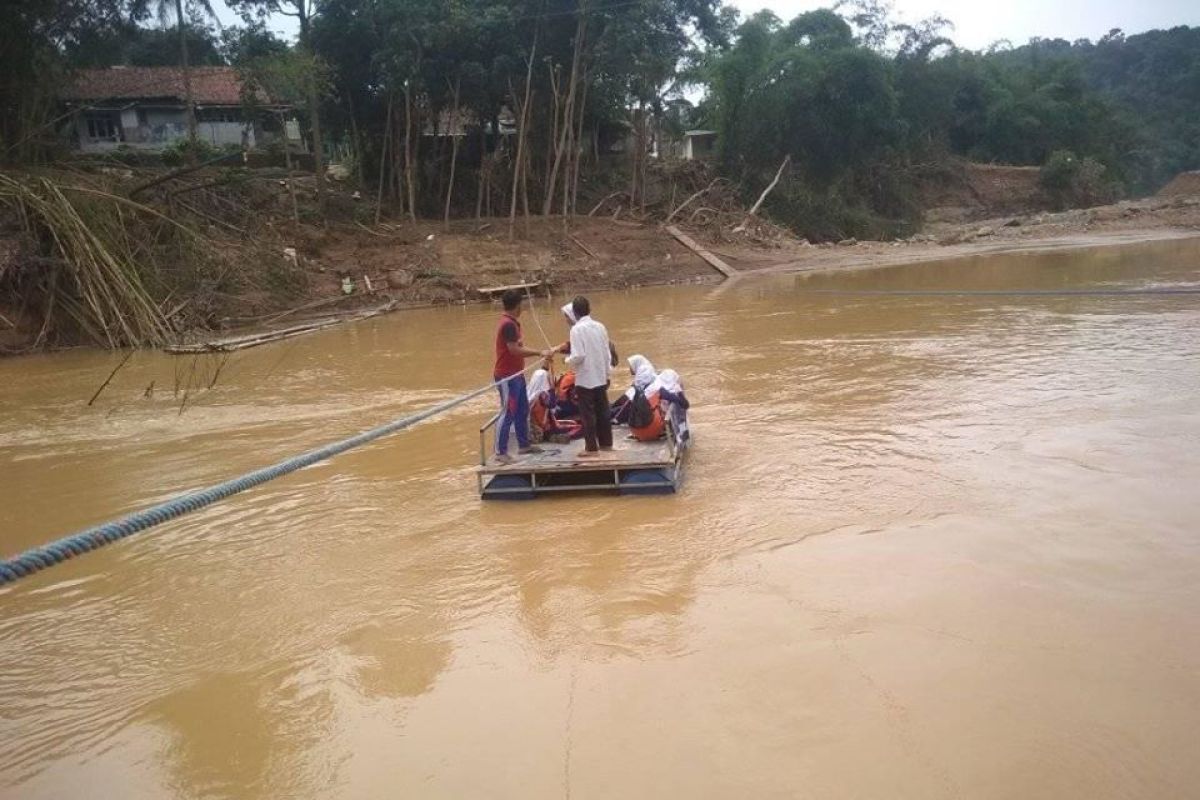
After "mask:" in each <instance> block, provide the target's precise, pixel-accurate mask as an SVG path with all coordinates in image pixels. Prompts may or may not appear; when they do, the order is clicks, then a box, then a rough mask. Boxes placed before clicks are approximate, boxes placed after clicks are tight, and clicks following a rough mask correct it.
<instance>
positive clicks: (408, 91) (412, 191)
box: [404, 80, 417, 222]
mask: <svg viewBox="0 0 1200 800" xmlns="http://www.w3.org/2000/svg"><path fill="white" fill-rule="evenodd" d="M412 117H413V102H412V81H411V80H406V81H405V82H404V182H405V184H407V185H406V186H405V188H406V189H407V190H408V218H409V219H410V220H412V221H413V222H416V221H417V184H416V181H415V180H414V174H415V173H414V169H413V167H414V164H413V159H414V155H413V141H412V127H413V125H412V122H413V120H412Z"/></svg>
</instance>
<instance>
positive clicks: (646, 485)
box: [477, 426, 682, 500]
mask: <svg viewBox="0 0 1200 800" xmlns="http://www.w3.org/2000/svg"><path fill="white" fill-rule="evenodd" d="M488 427H490V426H485V427H484V429H483V430H481V431H480V434H481V440H482V437H483V435H484V434H485V432H486V431H487V429H488ZM625 433H626V430H625V429H622V428H617V429H616V430H615V431H614V434H616V436H617V440H616V441H615V442H614V443H613V449H612V450H610V451H603V450H602V451H600V453H599V454H598V455H596V456H595V457H591V458H586V457H581V456H580V453H582V452H583V442H582V441H581V440H577V441H574V442H569V443H567V444H551V443H548V442H547V443H543V444H541V445H539V447H541V448H542V452H541V453H531V454H530V455H526V456H516V461H514V462H513V463H512V464H502V463H500V462H498V461H496V459H495V456H484V457H483V459H482V460H483V463H482V465H481V466H480V467H479V468H478V470H477V473H478V478H479V493H480V496H482V497H483V498H484V499H489V500H505V499H511V500H528V499H531V498H533V497H536V496H538V495H544V494H552V493H563V492H596V491H610V492H613V491H615V492H617V493H619V494H672V493H674V492H675V490H676V489H677V488H678V486H679V481H680V478H681V475H682V458H681V455H682V454H681V453H678V452H676V451H675V449H674V448H673V447H672V446H671V445H670V443H669V442H668V441H667V440H666V439H661V440H659V441H656V442H636V441H632V440H630V439H623V438H620V437H622V436H624V435H625ZM481 447H484V445H483V443H482V441H481ZM484 452H486V451H484ZM514 455H515V454H514Z"/></svg>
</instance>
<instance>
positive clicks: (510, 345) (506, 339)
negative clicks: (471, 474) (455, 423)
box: [492, 289, 554, 463]
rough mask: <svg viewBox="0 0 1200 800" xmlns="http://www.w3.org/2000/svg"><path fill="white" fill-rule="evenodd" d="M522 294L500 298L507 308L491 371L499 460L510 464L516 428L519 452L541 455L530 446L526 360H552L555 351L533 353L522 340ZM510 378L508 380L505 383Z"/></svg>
mask: <svg viewBox="0 0 1200 800" xmlns="http://www.w3.org/2000/svg"><path fill="white" fill-rule="evenodd" d="M521 299H522V298H521V293H520V292H518V291H517V290H516V289H509V290H508V291H506V292H505V293H504V294H503V295H501V296H500V302H501V303H503V304H504V313H503V314H501V315H500V321H499V322H498V323H497V325H496V366H495V368H494V369H493V370H492V378H493V379H494V380H496V381H503V382H502V383H498V384H497V386H496V388H497V389H498V390H499V391H500V420H499V422H498V423H497V424H496V460H497V461H500V462H503V463H511V462H512V460H513V458H512V456H510V455H509V454H508V432H509V431H510V430H511V429H512V428H513V427H515V428H516V431H517V452H518V453H519V454H521V455H525V454H526V453H537V452H540V450H539V448H537V447H532V446H530V444H529V398H528V396H527V395H526V388H525V375H524V374H523V373H524V371H525V359H527V358H551V357H552V356H553V355H554V351H553V350H544V351H538V350H530V349H529V348H528V347H526V346H525V342H524V341H523V340H522V339H521V322H520V317H521ZM512 376H516V377H512ZM505 378H509V380H504V379H505Z"/></svg>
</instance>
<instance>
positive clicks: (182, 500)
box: [0, 362, 538, 586]
mask: <svg viewBox="0 0 1200 800" xmlns="http://www.w3.org/2000/svg"><path fill="white" fill-rule="evenodd" d="M537 365H538V364H537V362H535V363H534V364H532V365H530V366H529V367H526V369H525V371H524V372H521V373H518V375H524V374H525V372H528V371H529V370H531V369H534V368H535V367H537ZM518 375H510V376H509V377H507V378H504V379H503V380H499V381H495V382H494V383H489V384H487V385H486V386H481V387H479V388H478V389H475V390H473V391H470V392H467V393H466V394H463V395H459V396H458V397H455V398H453V399H450V400H447V401H445V402H443V403H439V404H437V405H436V406H432V407H431V408H427V409H425V410H424V411H419V412H417V413H416V414H410V415H409V416H406V417H400V418H399V419H396V420H392V421H391V422H388V423H386V424H384V425H380V426H379V427H377V428H371V429H370V430H367V431H363V432H362V433H359V434H357V435H355V436H351V437H349V438H348V439H342V440H341V441H338V442H333V443H331V444H327V445H325V446H324V447H318V448H317V449H315V450H309V451H308V452H307V453H301V454H300V455H298V456H293V457H292V458H289V459H286V460H284V461H280V462H279V463H277V464H272V465H271V466H269V467H263V468H261V469H256V470H254V471H253V472H248V473H246V474H245V475H241V476H239V477H237V478H233V479H231V480H227V481H224V482H223V483H218V484H215V485H213V486H208V487H206V488H204V489H197V490H196V491H192V492H187V493H185V494H181V495H179V496H177V497H174V498H172V499H170V500H167V501H166V502H163V503H159V504H158V505H155V506H151V507H150V508H145V509H142V510H141V511H135V512H134V513H132V514H128V515H126V516H124V517H121V518H119V519H115V520H112V521H110V522H105V523H103V524H101V525H96V526H94V527H91V528H88V529H87V530H83V531H79V532H78V533H74V534H71V535H70V536H64V537H63V538H61V539H57V540H55V541H53V542H50V543H48V544H44V545H42V546H40V547H34V548H32V549H30V550H26V551H25V552H24V553H21V554H20V555H16V556H13V557H12V558H8V559H5V560H3V561H0V586H2V585H4V584H6V583H11V582H12V581H15V580H17V579H18V578H23V577H25V576H26V575H31V574H33V573H35V572H38V571H40V570H43V569H45V568H46V567H51V566H54V565H55V564H58V563H60V562H62V561H65V560H67V559H68V558H73V557H74V556H78V555H83V554H84V553H86V552H88V551H90V550H95V549H96V548H98V547H103V546H104V545H106V544H109V543H111V542H115V541H117V540H118V539H124V538H125V537H126V536H129V535H131V534H134V533H137V532H139V531H144V530H146V529H147V528H151V527H153V526H155V525H158V524H159V523H162V522H166V521H167V520H171V519H174V518H176V517H179V516H182V515H184V514H187V513H188V512H191V511H196V510H198V509H201V508H204V507H205V506H209V505H212V504H213V503H215V502H217V501H218V500H224V499H225V498H226V497H231V496H233V495H235V494H238V493H240V492H244V491H246V490H247V489H252V488H253V487H255V486H258V485H259V484H263V483H266V482H267V481H270V480H274V479H275V478H278V477H280V476H282V475H287V474H288V473H290V472H295V471H296V470H298V469H303V468H304V467H307V466H311V465H313V464H316V463H317V462H319V461H325V460H326V459H329V458H333V457H334V456H336V455H340V454H342V453H344V452H346V451H347V450H351V449H353V448H355V447H359V446H361V445H364V444H367V443H369V442H373V441H375V440H376V439H380V438H382V437H384V436H387V435H389V434H392V433H396V432H397V431H402V430H404V429H405V428H410V427H412V426H413V425H416V424H417V423H418V422H424V421H425V420H427V419H431V418H432V417H436V416H437V415H439V414H443V413H445V412H447V411H449V410H450V409H452V408H456V407H457V406H460V405H462V404H463V403H466V402H468V401H470V400H473V399H475V398H476V397H478V396H479V395H481V394H484V393H485V392H487V391H489V390H492V389H495V388H496V387H497V386H499V385H500V384H502V383H506V382H507V381H511V380H513V379H515V378H516V377H518Z"/></svg>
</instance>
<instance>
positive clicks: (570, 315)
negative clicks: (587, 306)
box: [562, 303, 579, 325]
mask: <svg viewBox="0 0 1200 800" xmlns="http://www.w3.org/2000/svg"><path fill="white" fill-rule="evenodd" d="M562 313H563V316H564V317H566V318H567V322H569V323H571V324H572V325H574V324H575V323H576V322H579V320H578V319H576V318H575V304H574V303H567V304H566V305H565V306H563V307H562Z"/></svg>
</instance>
